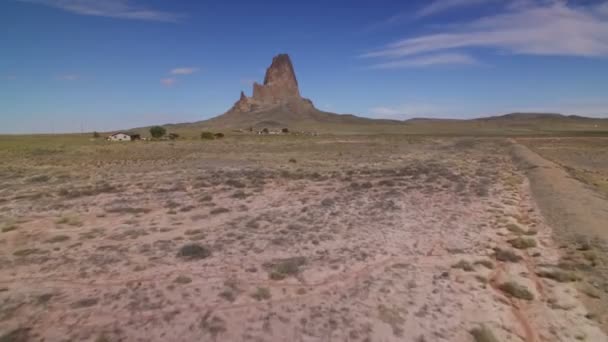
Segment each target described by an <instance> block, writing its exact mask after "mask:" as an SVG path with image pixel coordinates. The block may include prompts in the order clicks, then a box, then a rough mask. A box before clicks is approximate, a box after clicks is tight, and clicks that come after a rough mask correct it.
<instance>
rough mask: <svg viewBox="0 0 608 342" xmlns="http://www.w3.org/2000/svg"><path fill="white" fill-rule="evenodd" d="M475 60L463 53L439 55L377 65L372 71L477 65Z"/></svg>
mask: <svg viewBox="0 0 608 342" xmlns="http://www.w3.org/2000/svg"><path fill="white" fill-rule="evenodd" d="M477 64H480V63H479V62H478V61H477V60H476V59H475V58H473V57H472V56H470V55H467V54H464V53H439V54H431V55H424V56H416V57H412V58H406V59H398V60H394V61H389V62H383V63H378V64H375V65H373V66H372V69H402V68H423V67H429V66H438V65H477Z"/></svg>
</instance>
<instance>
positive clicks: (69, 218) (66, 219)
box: [55, 215, 83, 227]
mask: <svg viewBox="0 0 608 342" xmlns="http://www.w3.org/2000/svg"><path fill="white" fill-rule="evenodd" d="M55 224H57V225H68V226H72V227H82V225H83V223H82V220H80V218H79V217H78V216H74V215H63V216H61V217H60V218H58V219H57V220H56V221H55Z"/></svg>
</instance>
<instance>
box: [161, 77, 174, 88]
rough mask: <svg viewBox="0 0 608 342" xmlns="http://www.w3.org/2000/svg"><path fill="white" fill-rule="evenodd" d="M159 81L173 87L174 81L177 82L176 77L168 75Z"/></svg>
mask: <svg viewBox="0 0 608 342" xmlns="http://www.w3.org/2000/svg"><path fill="white" fill-rule="evenodd" d="M160 83H161V84H162V85H164V86H165V87H168V88H170V87H173V86H174V85H175V83H177V79H175V78H173V77H168V78H163V79H161V80H160Z"/></svg>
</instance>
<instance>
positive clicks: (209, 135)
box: [201, 132, 215, 140]
mask: <svg viewBox="0 0 608 342" xmlns="http://www.w3.org/2000/svg"><path fill="white" fill-rule="evenodd" d="M201 139H203V140H213V139H215V135H213V133H212V132H202V133H201Z"/></svg>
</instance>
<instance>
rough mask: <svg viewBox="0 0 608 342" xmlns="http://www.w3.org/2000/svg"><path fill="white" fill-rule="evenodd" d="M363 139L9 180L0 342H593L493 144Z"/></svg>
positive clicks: (527, 197)
mask: <svg viewBox="0 0 608 342" xmlns="http://www.w3.org/2000/svg"><path fill="white" fill-rule="evenodd" d="M361 139H362V138H356V139H355V138H353V139H346V138H342V139H341V140H336V139H334V140H332V139H329V141H322V140H316V141H315V140H312V138H311V140H310V141H307V142H306V143H304V144H303V146H302V147H301V149H302V151H301V152H302V153H301V154H298V156H299V158H298V160H297V161H296V163H293V161H292V162H288V160H289V157H290V156H294V155H296V154H297V153H299V151H298V148H299V147H290V146H287V147H286V149H287V150H286V151H284V152H280V153H279V152H277V153H276V154H274V155H273V156H269V155H266V154H264V153H263V151H261V150H260V151H259V152H260V153H258V154H255V153H253V154H251V155H247V156H245V155H243V156H241V157H236V158H235V157H234V156H232V157H231V159H230V160H222V154H221V153H219V152H218V153H217V154H216V155H212V154H213V152H212V151H211V152H205V154H200V155H197V154H196V153H195V154H188V157H184V158H183V159H182V160H176V161H174V162H172V163H170V164H163V165H161V166H159V167H156V168H151V167H150V165H149V164H148V163H147V162H145V161H141V162H133V163H126V164H120V168H118V167H113V166H112V165H115V164H111V163H108V164H107V165H106V166H102V167H98V165H96V167H90V166H86V165H79V166H78V167H72V168H70V169H69V170H68V171H66V170H67V169H65V168H62V167H63V166H56V165H43V166H39V167H36V168H25V167H24V168H23V169H18V166H14V167H12V168H4V169H3V170H2V173H1V174H0V175H1V176H2V178H1V180H2V182H3V186H2V189H3V190H0V192H1V197H3V198H5V199H6V200H4V201H2V202H0V208H1V211H0V213H1V215H2V219H3V220H4V221H5V223H4V229H3V232H2V233H0V246H1V249H0V289H1V292H0V332H2V334H3V335H2V336H3V338H6V340H8V341H29V340H32V341H167V340H169V341H201V340H203V341H208V340H217V341H330V340H331V341H419V342H421V341H525V342H531V341H574V340H583V341H606V336H605V335H604V334H603V332H602V331H601V330H600V329H599V328H598V325H597V323H596V322H594V321H593V320H591V319H590V316H589V315H588V312H587V310H586V309H585V307H584V306H583V305H582V304H581V300H580V294H579V293H578V292H577V291H576V289H575V287H574V285H573V284H572V282H570V281H569V279H565V280H566V281H564V279H563V278H564V277H565V278H567V277H566V276H564V274H563V273H559V272H561V271H559V270H557V268H556V265H557V264H558V262H559V258H560V255H559V250H558V248H557V246H556V244H555V242H554V241H553V238H552V231H551V228H550V227H549V226H547V225H546V224H545V222H544V220H543V218H542V216H541V214H540V212H539V210H538V209H537V207H536V205H535V203H534V201H533V199H532V198H531V194H530V189H529V183H528V180H527V179H526V178H525V176H524V174H523V172H522V171H521V170H518V169H517V167H516V165H515V164H514V163H513V161H512V160H511V159H510V156H509V151H508V150H509V148H510V146H509V144H508V143H506V141H504V140H464V139H431V138H428V139H422V140H420V141H415V142H412V141H408V140H405V139H404V140H403V141H401V140H394V139H392V140H389V141H386V142H381V143H378V142H377V141H374V148H373V149H374V151H373V153H371V151H369V152H370V154H369V157H368V156H363V155H362V150H361V146H364V145H365V144H367V143H366V142H365V141H361ZM159 144H161V143H159ZM184 144H185V143H184ZM329 146H331V148H329ZM133 148H134V149H137V148H139V147H138V145H133ZM177 148H179V145H178V147H177ZM262 148H264V147H260V149H262ZM237 149H238V146H237ZM363 152H365V151H363ZM226 158H227V157H226ZM239 158H242V161H241V162H239V160H238V159H239ZM210 160H213V162H210ZM235 160H236V161H235ZM85 164H86V163H85ZM24 165H25V164H24ZM560 275H561V276H560ZM556 279H557V280H559V281H556ZM492 338H494V339H492ZM2 341H5V340H2Z"/></svg>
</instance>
